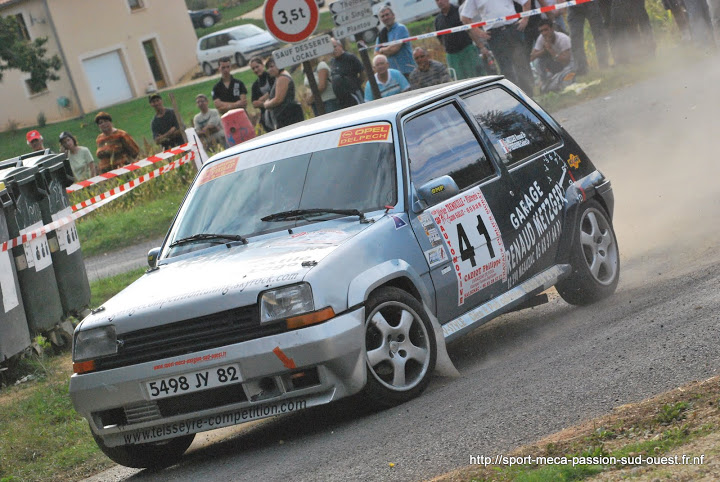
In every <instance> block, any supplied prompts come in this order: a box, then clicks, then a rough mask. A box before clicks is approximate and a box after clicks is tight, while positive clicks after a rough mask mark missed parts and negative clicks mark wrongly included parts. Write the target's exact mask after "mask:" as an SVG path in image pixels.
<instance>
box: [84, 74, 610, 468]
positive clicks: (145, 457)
mask: <svg viewBox="0 0 720 482" xmlns="http://www.w3.org/2000/svg"><path fill="white" fill-rule="evenodd" d="M612 213H613V194H612V189H611V185H610V181H609V180H608V179H606V178H605V177H604V176H603V174H601V173H600V172H599V171H598V170H597V169H596V168H595V166H594V165H593V164H592V162H591V161H590V159H589V158H588V157H587V155H586V154H585V153H584V152H583V151H582V149H581V148H580V147H579V146H578V145H577V144H576V143H575V141H573V139H572V138H571V137H570V136H569V135H568V133H567V132H566V131H565V130H564V129H563V128H562V127H561V126H560V125H559V124H558V123H557V122H556V121H555V120H553V119H552V118H551V117H550V116H549V115H548V114H547V113H545V112H543V111H542V110H541V109H540V108H539V106H538V105H537V104H535V103H534V102H533V101H532V100H531V99H529V98H528V97H526V96H525V95H524V94H523V93H522V92H521V91H519V89H517V87H515V86H514V85H513V84H511V83H510V82H508V81H506V80H504V79H502V78H501V77H485V78H480V79H473V80H467V81H461V82H455V83H451V84H445V85H443V86H440V87H437V88H429V89H424V90H420V91H413V92H408V93H405V94H399V95H396V96H392V97H389V98H386V99H381V100H378V101H375V102H371V103H367V104H363V105H360V106H357V107H354V108H350V109H345V110H342V111H339V112H335V113H332V114H329V115H325V116H321V117H317V118H315V119H313V120H310V121H306V122H303V123H300V124H295V125H293V126H291V127H287V128H285V129H280V130H278V131H275V132H273V133H270V134H267V135H263V136H260V137H258V138H255V139H253V140H250V141H247V142H245V143H242V144H239V145H237V146H235V147H233V148H231V149H229V150H227V151H224V152H222V153H220V154H217V155H216V156H214V157H213V158H212V159H210V161H208V162H207V163H206V164H205V165H204V166H203V168H202V170H201V171H200V172H199V173H198V175H197V177H196V179H195V181H194V183H193V185H192V186H191V188H190V191H189V192H188V195H187V197H186V199H185V200H184V202H183V204H182V206H181V208H180V211H179V212H178V214H177V217H176V219H175V220H174V222H173V224H172V226H171V228H170V231H169V233H168V235H167V237H166V239H165V241H164V243H163V245H162V247H161V248H158V249H156V250H152V251H151V252H150V253H149V256H148V258H149V264H150V266H151V267H150V269H149V270H148V272H147V273H146V274H145V275H144V276H143V277H142V278H140V279H139V280H138V281H136V282H135V283H133V284H132V285H131V286H129V287H128V288H127V289H125V290H124V291H123V292H121V293H120V294H118V295H117V296H115V297H114V298H112V299H111V300H109V301H108V302H107V303H105V304H104V305H103V306H102V307H100V308H98V309H96V310H95V311H94V312H93V314H92V315H90V316H88V317H87V318H85V319H84V320H83V321H82V323H81V324H80V325H79V326H78V327H77V329H76V331H75V336H74V344H73V361H74V372H75V373H74V375H73V376H72V378H71V381H70V395H71V397H72V401H73V403H74V406H75V408H76V410H77V411H78V412H79V413H80V414H82V415H83V416H84V417H85V418H87V420H88V422H89V424H90V428H91V430H92V433H93V435H94V437H95V440H96V441H97V443H98V445H99V446H100V448H101V449H102V450H103V451H104V452H105V453H106V454H107V455H108V456H109V457H110V458H111V459H113V460H114V461H116V462H118V463H120V464H123V465H127V466H132V467H149V466H157V465H163V464H169V463H172V462H173V461H176V460H177V459H178V458H179V457H180V456H181V455H182V453H183V452H184V451H185V450H186V448H187V447H188V446H189V445H190V443H191V442H192V440H193V437H194V434H196V433H198V432H202V431H206V430H212V429H214V428H218V427H224V426H228V425H233V424H238V423H243V422H246V421H250V420H256V419H261V418H265V417H270V416H273V415H279V414H284V413H290V412H295V411H298V410H302V409H305V408H307V407H312V406H317V405H322V404H326V403H329V402H332V401H334V400H337V399H340V398H343V397H347V396H349V395H352V394H355V393H359V392H362V396H364V397H366V398H367V400H368V401H369V402H371V403H373V404H374V405H375V406H378V407H387V406H392V405H395V404H398V403H402V402H404V401H406V400H409V399H411V398H413V397H415V396H417V395H419V394H420V393H421V392H422V391H423V390H424V389H425V387H426V386H427V385H428V383H429V381H430V378H431V374H432V372H433V371H434V370H435V369H436V367H437V368H440V367H443V369H446V368H448V366H450V367H451V365H452V362H451V361H450V359H449V357H448V356H447V352H446V348H445V344H446V342H452V341H453V340H455V339H457V338H458V337H460V336H462V335H463V334H465V333H468V332H469V331H471V330H473V329H474V328H476V327H478V326H479V325H481V324H482V323H485V322H487V321H489V320H491V319H492V318H494V317H496V316H498V315H501V314H503V313H506V312H508V311H512V310H517V309H522V308H524V307H527V306H532V305H534V304H537V303H538V302H539V301H542V296H543V295H541V293H542V292H543V291H544V290H547V289H548V288H550V287H552V286H556V288H557V290H558V292H559V293H560V295H561V296H562V297H563V298H564V299H565V300H566V301H568V302H570V303H572V304H581V305H582V304H588V303H591V302H594V301H597V300H600V299H602V298H604V297H606V296H609V295H610V294H612V293H613V292H614V290H615V287H616V286H617V282H618V277H619V271H620V265H619V263H620V260H619V252H618V246H617V241H616V238H615V234H614V232H613V228H612V221H611V219H612ZM545 299H547V297H546V296H545Z"/></svg>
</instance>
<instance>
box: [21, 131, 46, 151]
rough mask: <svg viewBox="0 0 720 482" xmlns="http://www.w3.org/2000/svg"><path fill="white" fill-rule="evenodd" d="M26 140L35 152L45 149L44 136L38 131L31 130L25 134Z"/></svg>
mask: <svg viewBox="0 0 720 482" xmlns="http://www.w3.org/2000/svg"><path fill="white" fill-rule="evenodd" d="M25 140H26V141H27V143H28V146H30V149H32V150H33V152H35V151H44V150H45V145H44V144H43V136H41V135H40V133H39V132H38V131H30V132H28V133H27V134H25Z"/></svg>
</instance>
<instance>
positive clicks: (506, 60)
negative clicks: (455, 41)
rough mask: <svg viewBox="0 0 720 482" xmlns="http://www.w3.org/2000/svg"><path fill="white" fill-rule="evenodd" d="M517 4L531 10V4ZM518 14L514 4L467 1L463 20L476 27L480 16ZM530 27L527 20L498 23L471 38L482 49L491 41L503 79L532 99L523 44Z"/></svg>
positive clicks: (499, 0)
mask: <svg viewBox="0 0 720 482" xmlns="http://www.w3.org/2000/svg"><path fill="white" fill-rule="evenodd" d="M515 2H517V3H519V4H520V5H522V7H523V11H527V10H529V9H530V0H527V1H526V2H525V3H522V2H521V1H519V0H515ZM515 14H516V12H515V8H514V7H513V0H466V2H465V3H463V5H462V7H461V8H460V19H461V20H462V22H463V23H464V24H469V23H473V22H474V20H473V19H474V18H475V17H478V16H479V17H482V18H484V19H491V18H498V17H506V16H508V15H515ZM527 23H528V19H527V17H525V18H522V19H520V20H517V19H514V20H507V21H503V22H496V23H493V24H491V25H489V26H488V27H487V31H484V30H481V29H477V28H474V29H471V30H470V36H471V37H472V38H473V40H475V42H476V43H477V44H478V45H479V46H484V41H486V40H487V42H488V45H489V46H490V50H492V52H493V54H494V55H495V59H496V60H497V62H498V64H499V66H500V71H501V72H502V73H503V75H505V77H507V78H508V79H509V80H510V81H512V82H514V83H516V84H517V85H518V86H519V87H520V88H521V89H522V90H524V91H525V92H526V93H527V94H528V95H532V93H533V75H532V71H531V70H530V63H529V61H528V60H529V59H528V55H527V52H526V51H525V44H524V40H523V30H525V27H526V26H527ZM481 50H482V47H481Z"/></svg>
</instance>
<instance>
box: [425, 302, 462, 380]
mask: <svg viewBox="0 0 720 482" xmlns="http://www.w3.org/2000/svg"><path fill="white" fill-rule="evenodd" d="M423 309H424V310H425V313H427V315H428V317H429V318H430V323H432V326H433V331H434V332H435V351H436V357H435V373H437V374H438V375H440V376H442V377H452V378H457V377H459V376H460V372H459V371H458V370H457V368H455V364H454V363H453V362H452V360H451V359H450V356H449V355H448V352H447V346H446V345H445V335H444V334H443V330H442V327H441V326H440V323H439V322H438V320H437V318H435V316H434V315H433V314H432V312H431V311H430V309H429V308H428V306H427V305H426V304H425V303H423Z"/></svg>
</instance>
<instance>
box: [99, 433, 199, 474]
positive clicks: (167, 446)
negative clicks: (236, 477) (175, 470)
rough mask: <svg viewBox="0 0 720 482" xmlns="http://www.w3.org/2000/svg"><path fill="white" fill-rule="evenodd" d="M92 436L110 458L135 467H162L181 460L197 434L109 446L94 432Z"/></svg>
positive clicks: (126, 465)
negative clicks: (143, 442)
mask: <svg viewBox="0 0 720 482" xmlns="http://www.w3.org/2000/svg"><path fill="white" fill-rule="evenodd" d="M91 432H92V431H91ZM92 436H93V438H94V439H95V443H96V444H97V445H98V447H100V450H102V451H103V453H104V454H105V455H107V456H108V458H110V460H112V461H113V462H115V463H118V464H120V465H124V466H125V467H132V468H135V469H147V468H162V467H169V466H171V465H173V464H174V463H175V462H177V461H179V460H180V458H181V457H182V454H184V453H185V451H186V450H187V449H188V447H190V444H191V443H192V441H193V439H194V438H195V434H190V435H184V436H182V437H177V438H173V439H170V440H163V441H161V442H152V443H146V444H137V445H119V446H117V447H108V446H106V445H105V443H104V442H103V440H102V438H100V437H98V436H97V435H95V433H94V432H93V433H92Z"/></svg>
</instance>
